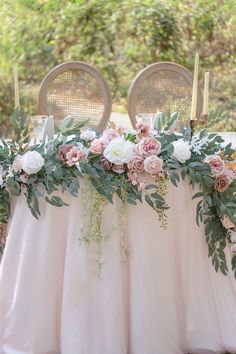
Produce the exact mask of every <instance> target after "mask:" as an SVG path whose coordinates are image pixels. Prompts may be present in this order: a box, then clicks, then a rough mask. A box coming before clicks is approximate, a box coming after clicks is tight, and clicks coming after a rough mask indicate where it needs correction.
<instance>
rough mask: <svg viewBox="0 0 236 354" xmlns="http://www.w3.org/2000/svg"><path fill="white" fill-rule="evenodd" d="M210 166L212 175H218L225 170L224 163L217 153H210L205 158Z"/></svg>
mask: <svg viewBox="0 0 236 354" xmlns="http://www.w3.org/2000/svg"><path fill="white" fill-rule="evenodd" d="M205 161H206V162H207V163H208V164H209V165H210V167H211V172H212V174H213V175H214V176H216V177H217V176H220V175H221V174H222V173H223V172H224V170H225V163H224V161H223V160H222V159H221V157H220V156H219V155H212V156H209V157H207V158H206V160H205Z"/></svg>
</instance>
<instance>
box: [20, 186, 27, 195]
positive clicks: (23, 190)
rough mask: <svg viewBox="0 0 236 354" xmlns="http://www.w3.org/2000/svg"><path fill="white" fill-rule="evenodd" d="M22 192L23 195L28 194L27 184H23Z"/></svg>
mask: <svg viewBox="0 0 236 354" xmlns="http://www.w3.org/2000/svg"><path fill="white" fill-rule="evenodd" d="M20 190H21V193H22V194H26V193H27V187H26V185H25V184H21V186H20Z"/></svg>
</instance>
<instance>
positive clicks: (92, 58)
mask: <svg viewBox="0 0 236 354" xmlns="http://www.w3.org/2000/svg"><path fill="white" fill-rule="evenodd" d="M0 32H1V39H0V51H1V56H0V113H1V121H0V129H1V133H2V134H3V133H4V134H5V133H7V132H8V131H9V129H10V128H11V126H10V124H9V116H10V115H11V112H12V108H13V101H14V99H13V82H12V81H13V80H12V69H13V66H14V65H15V64H17V65H18V68H19V76H20V86H21V87H20V88H21V101H22V104H24V107H25V109H26V112H27V113H29V112H30V113H31V114H34V113H36V107H37V96H38V88H39V83H40V82H41V80H42V78H43V77H44V76H45V74H46V73H47V72H48V71H49V70H50V69H51V68H52V67H54V66H55V65H57V64H59V63H61V62H63V61H66V60H82V61H88V62H90V63H91V64H93V65H95V66H97V67H98V68H99V69H100V70H101V71H102V73H103V74H104V75H105V77H106V79H107V80H108V82H109V84H110V86H111V89H112V93H113V96H114V101H115V102H118V101H120V100H121V101H122V98H123V97H126V95H127V89H128V86H129V84H130V82H131V80H132V79H133V77H134V76H135V75H136V73H137V72H138V70H140V69H142V68H143V67H144V66H146V65H148V64H150V63H152V62H155V61H161V60H168V61H175V62H178V63H180V64H183V65H185V66H187V67H188V68H189V69H190V70H192V69H193V64H194V53H195V51H196V50H197V51H198V52H199V53H200V57H201V67H202V68H204V70H209V71H211V86H212V87H211V105H212V107H211V108H212V109H215V108H216V106H219V104H222V105H223V106H224V108H226V109H228V110H229V111H230V112H231V115H230V119H231V120H230V121H229V122H228V124H225V123H224V125H222V124H219V125H217V126H216V129H217V130H224V129H227V130H235V129H236V124H235V122H234V120H233V118H234V117H235V115H236V114H235V109H236V108H235V107H236V101H235V90H236V86H235V85H236V80H235V74H236V72H235V63H236V55H235V54H236V42H235V33H236V2H235V1H234V0H226V1H224V2H222V1H221V0H209V1H207V2H206V1H204V0H197V1H195V0H184V1H180V0H174V1H172V0H129V1H126V0H120V1H117V0H61V1H58V0H44V1H43V0H7V1H2V2H1V3H0ZM200 80H201V81H202V80H203V72H201V75H200Z"/></svg>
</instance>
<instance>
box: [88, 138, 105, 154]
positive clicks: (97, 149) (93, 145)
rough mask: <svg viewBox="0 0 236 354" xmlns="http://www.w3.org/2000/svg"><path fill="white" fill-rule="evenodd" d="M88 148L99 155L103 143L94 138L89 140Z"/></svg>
mask: <svg viewBox="0 0 236 354" xmlns="http://www.w3.org/2000/svg"><path fill="white" fill-rule="evenodd" d="M89 150H90V151H91V152H92V153H93V154H96V155H100V154H101V153H102V151H103V143H102V140H101V139H94V140H93V141H92V142H91V145H90V148H89Z"/></svg>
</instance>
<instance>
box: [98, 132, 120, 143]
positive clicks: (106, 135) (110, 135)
mask: <svg viewBox="0 0 236 354" xmlns="http://www.w3.org/2000/svg"><path fill="white" fill-rule="evenodd" d="M118 137H119V134H118V132H117V131H116V130H114V129H106V130H104V132H103V134H102V137H101V141H102V143H103V145H104V146H107V145H108V144H109V143H110V141H112V140H113V139H115V138H118Z"/></svg>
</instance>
